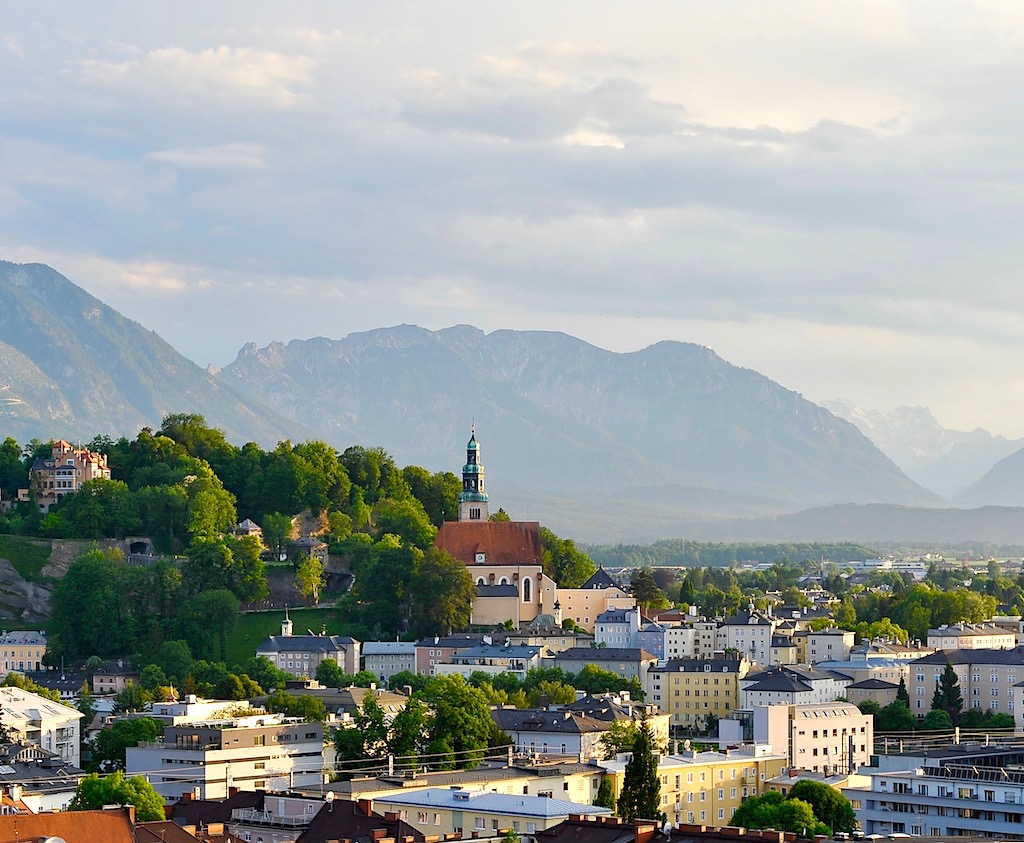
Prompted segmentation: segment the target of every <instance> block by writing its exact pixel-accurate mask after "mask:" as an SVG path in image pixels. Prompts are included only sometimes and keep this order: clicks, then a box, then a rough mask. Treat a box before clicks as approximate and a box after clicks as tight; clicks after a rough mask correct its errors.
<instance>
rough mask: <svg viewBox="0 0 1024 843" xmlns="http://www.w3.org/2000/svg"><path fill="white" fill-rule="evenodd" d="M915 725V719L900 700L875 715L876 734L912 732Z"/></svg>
mask: <svg viewBox="0 0 1024 843" xmlns="http://www.w3.org/2000/svg"><path fill="white" fill-rule="evenodd" d="M916 725H917V718H916V717H914V715H913V714H911V712H910V709H909V708H907V704H906V703H904V702H903V701H901V700H894V701H893V702H891V703H889V705H887V706H886V707H885V708H883V709H882V710H881V711H879V712H878V714H876V715H875V730H876V732H912V731H914V727H915V726H916Z"/></svg>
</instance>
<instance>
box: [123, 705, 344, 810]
mask: <svg viewBox="0 0 1024 843" xmlns="http://www.w3.org/2000/svg"><path fill="white" fill-rule="evenodd" d="M323 741H324V728H323V724H321V723H302V722H296V721H295V720H294V719H286V718H284V717H282V716H281V715H279V714H264V715H259V716H253V717H245V718H235V719H230V720H220V721H212V722H207V723H196V724H192V725H181V726H166V727H164V734H163V739H162V740H160V741H154V742H153V743H141V744H139V746H136V747H129V748H128V750H127V753H126V759H127V761H126V765H125V773H126V775H128V776H133V775H138V774H140V773H146V775H147V777H148V778H149V781H150V783H151V784H152V785H153V787H154V788H155V789H156V791H157V793H159V794H160V795H161V796H163V798H164V800H165V801H167V802H169V803H170V802H176V801H177V800H179V799H181V798H182V795H183V794H186V793H187V794H191V795H192V797H193V798H195V799H223V798H226V797H227V796H228V789H229V788H231V787H237V788H239V789H241V790H289V789H292V788H303V787H305V788H313V787H319V786H320V785H321V784H322V783H323V782H324V766H325V762H324V746H323Z"/></svg>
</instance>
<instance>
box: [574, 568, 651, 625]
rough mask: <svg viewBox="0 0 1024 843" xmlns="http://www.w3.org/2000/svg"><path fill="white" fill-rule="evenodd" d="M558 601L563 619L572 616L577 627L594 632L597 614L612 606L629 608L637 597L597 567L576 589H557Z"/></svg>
mask: <svg viewBox="0 0 1024 843" xmlns="http://www.w3.org/2000/svg"><path fill="white" fill-rule="evenodd" d="M558 602H559V603H560V604H561V607H562V620H563V621H564V620H566V619H571V620H572V621H574V622H575V623H576V626H578V627H580V628H581V629H585V630H586V631H587V632H590V633H593V632H594V631H595V627H596V625H597V619H598V617H599V616H600V615H601V614H603V613H604V612H607V611H609V610H612V609H630V608H632V607H633V606H635V605H636V600H634V599H633V597H632V595H630V594H628V593H627V592H626V591H625V589H623V588H622V586H620V585H619V584H618V583H617V582H615V580H613V579H612V578H611V577H610V576H609V575H608V572H607V571H605V570H604V569H603V568H599V569H598V570H597V571H595V572H594V575H593V576H592V577H591V578H590V579H589V580H587V581H586V582H585V583H583V585H581V586H580V587H579V588H559V589H558Z"/></svg>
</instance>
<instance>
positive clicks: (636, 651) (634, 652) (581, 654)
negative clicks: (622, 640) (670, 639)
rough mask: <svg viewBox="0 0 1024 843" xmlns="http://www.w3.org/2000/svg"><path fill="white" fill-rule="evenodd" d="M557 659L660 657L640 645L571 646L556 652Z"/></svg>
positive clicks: (624, 659) (587, 659)
mask: <svg viewBox="0 0 1024 843" xmlns="http://www.w3.org/2000/svg"><path fill="white" fill-rule="evenodd" d="M554 658H555V661H556V662H559V661H577V660H580V659H582V660H583V661H592V662H624V661H657V660H658V657H657V656H653V655H651V654H650V653H648V652H647V651H646V650H641V649H640V648H639V647H570V648H569V649H568V650H563V651H562V652H561V653H555V657H554Z"/></svg>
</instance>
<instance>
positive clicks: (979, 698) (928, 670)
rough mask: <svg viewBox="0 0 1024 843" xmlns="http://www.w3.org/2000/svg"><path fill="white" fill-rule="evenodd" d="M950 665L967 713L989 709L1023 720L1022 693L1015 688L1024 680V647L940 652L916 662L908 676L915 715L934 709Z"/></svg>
mask: <svg viewBox="0 0 1024 843" xmlns="http://www.w3.org/2000/svg"><path fill="white" fill-rule="evenodd" d="M947 662H948V663H949V664H951V665H952V666H953V670H955V671H956V675H957V677H958V678H959V680H960V693H961V695H962V696H963V700H964V708H965V709H966V708H975V709H988V710H990V711H993V712H999V711H1001V712H1007V713H1009V714H1013V715H1014V716H1015V717H1019V716H1020V714H1021V712H1020V711H1019V708H1020V706H1019V705H1018V699H1017V697H1018V696H1019V694H1020V689H1016V688H1015V686H1016V685H1017V684H1018V683H1019V682H1021V681H1022V680H1024V647H1014V648H1013V649H1010V650H973V649H965V650H948V651H939V652H936V653H933V654H932V655H930V656H925V657H924V658H921V659H917V660H916V661H914V662H912V663H911V664H910V672H909V674H908V676H907V692H908V693H909V694H910V710H911V711H912V712H914V713H915V714H917V715H918V716H920V717H923V716H924V715H925V714H927V713H928V711H929V710H930V709H931V706H932V696H933V695H934V693H935V683H936V682H937V681H938V679H939V677H940V676H941V675H942V672H943V671H944V670H945V668H946V663H947Z"/></svg>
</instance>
